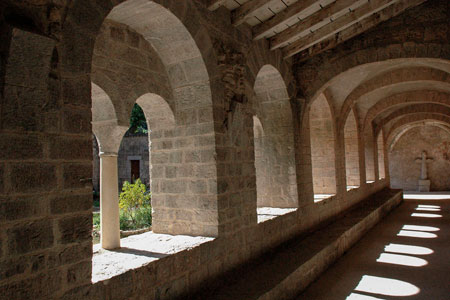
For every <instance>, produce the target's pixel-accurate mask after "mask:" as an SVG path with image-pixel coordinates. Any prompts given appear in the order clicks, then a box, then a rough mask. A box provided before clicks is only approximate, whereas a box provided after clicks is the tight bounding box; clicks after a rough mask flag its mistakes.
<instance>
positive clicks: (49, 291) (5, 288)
mask: <svg viewBox="0 0 450 300" xmlns="http://www.w3.org/2000/svg"><path fill="white" fill-rule="evenodd" d="M59 273H60V272H59V271H48V272H46V273H41V274H39V275H37V276H34V277H28V278H26V279H24V280H20V281H13V282H11V283H7V284H5V285H2V286H0V295H2V297H4V299H8V300H23V299H52V298H54V297H53V293H55V291H57V290H58V289H60V288H61V277H60V274H59ZM43 287H44V288H43Z"/></svg>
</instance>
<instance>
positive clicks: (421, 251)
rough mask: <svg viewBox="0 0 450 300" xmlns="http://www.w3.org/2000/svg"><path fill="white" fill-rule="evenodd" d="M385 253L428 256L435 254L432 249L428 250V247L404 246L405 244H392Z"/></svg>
mask: <svg viewBox="0 0 450 300" xmlns="http://www.w3.org/2000/svg"><path fill="white" fill-rule="evenodd" d="M384 251H386V252H394V253H402V254H411V255H428V254H432V253H433V252H434V251H433V250H431V249H430V248H426V247H421V246H412V245H403V244H392V243H391V244H389V245H387V246H385V247H384Z"/></svg>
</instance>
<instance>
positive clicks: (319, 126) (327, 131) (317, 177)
mask: <svg viewBox="0 0 450 300" xmlns="http://www.w3.org/2000/svg"><path fill="white" fill-rule="evenodd" d="M333 123H334V118H333V116H332V115H331V110H330V107H329V104H328V102H327V100H326V98H325V96H320V97H319V98H318V99H317V100H315V101H314V102H313V104H312V105H311V110H310V112H309V127H310V131H311V133H310V134H311V162H312V176H313V183H314V194H334V193H336V167H335V159H336V157H335V138H334V125H333Z"/></svg>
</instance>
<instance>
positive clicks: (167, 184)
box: [161, 180, 186, 194]
mask: <svg viewBox="0 0 450 300" xmlns="http://www.w3.org/2000/svg"><path fill="white" fill-rule="evenodd" d="M161 192H162V193H168V194H174V193H184V192H186V182H184V181H182V180H164V181H162V183H161Z"/></svg>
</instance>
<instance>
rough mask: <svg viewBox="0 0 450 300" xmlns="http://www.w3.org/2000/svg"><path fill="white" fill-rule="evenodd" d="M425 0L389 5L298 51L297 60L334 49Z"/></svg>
mask: <svg viewBox="0 0 450 300" xmlns="http://www.w3.org/2000/svg"><path fill="white" fill-rule="evenodd" d="M425 1H426V0H402V1H400V2H399V3H396V4H394V5H391V6H388V7H386V8H385V9H383V10H381V11H379V12H377V13H374V14H373V15H371V16H370V17H368V18H366V19H364V20H362V21H361V22H359V23H356V24H353V25H352V26H350V27H348V28H346V29H344V30H343V31H341V32H339V33H338V34H337V35H336V36H334V35H333V36H331V37H329V38H327V39H325V40H323V41H321V42H320V43H317V44H315V45H314V46H312V47H311V48H308V49H305V50H303V51H301V52H300V53H298V56H297V61H305V60H307V59H308V58H310V57H312V56H314V55H317V54H319V53H322V52H323V51H326V50H329V49H332V48H334V47H336V46H337V45H339V44H340V43H343V42H345V41H346V40H349V39H351V38H352V37H355V36H357V35H359V34H361V33H363V32H364V31H366V30H368V29H370V28H372V27H375V26H376V25H378V24H380V23H381V22H384V21H387V20H389V19H390V18H393V17H395V16H397V15H399V14H401V13H402V12H403V11H405V10H406V9H408V8H410V7H414V6H417V5H420V4H422V3H423V2H425Z"/></svg>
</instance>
